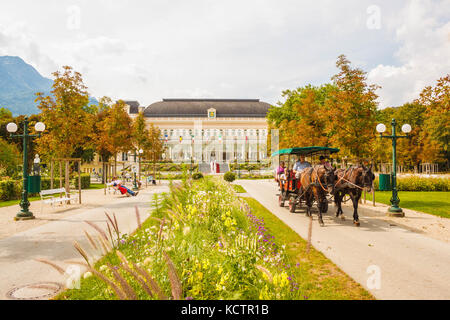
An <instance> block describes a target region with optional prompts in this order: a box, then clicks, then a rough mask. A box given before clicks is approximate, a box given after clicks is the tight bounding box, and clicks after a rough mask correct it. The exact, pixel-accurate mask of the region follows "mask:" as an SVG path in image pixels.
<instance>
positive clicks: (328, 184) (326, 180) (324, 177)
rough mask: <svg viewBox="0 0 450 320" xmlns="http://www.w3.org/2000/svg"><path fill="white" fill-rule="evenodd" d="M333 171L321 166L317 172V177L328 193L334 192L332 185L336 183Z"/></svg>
mask: <svg viewBox="0 0 450 320" xmlns="http://www.w3.org/2000/svg"><path fill="white" fill-rule="evenodd" d="M334 171H335V169H334V168H331V167H330V168H329V167H327V166H324V165H321V166H320V168H319V170H318V172H317V173H318V176H319V179H320V181H321V182H322V184H323V186H324V187H325V189H326V191H327V192H328V193H333V192H334V184H335V183H336V175H335V172H334Z"/></svg>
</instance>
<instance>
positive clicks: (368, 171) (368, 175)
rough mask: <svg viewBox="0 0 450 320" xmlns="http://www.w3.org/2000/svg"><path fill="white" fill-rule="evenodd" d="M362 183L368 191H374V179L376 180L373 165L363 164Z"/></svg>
mask: <svg viewBox="0 0 450 320" xmlns="http://www.w3.org/2000/svg"><path fill="white" fill-rule="evenodd" d="M362 169H363V171H362V183H363V187H364V188H365V189H366V191H367V192H371V191H372V185H373V180H375V175H374V174H373V172H372V165H370V167H366V166H364V165H363V166H362Z"/></svg>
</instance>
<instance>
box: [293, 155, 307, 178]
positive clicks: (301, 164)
mask: <svg viewBox="0 0 450 320" xmlns="http://www.w3.org/2000/svg"><path fill="white" fill-rule="evenodd" d="M310 167H311V163H309V162H308V161H305V156H304V155H300V156H298V160H297V162H296V163H295V164H294V167H293V168H292V170H293V171H294V173H295V178H296V179H300V172H301V171H303V169H305V168H310Z"/></svg>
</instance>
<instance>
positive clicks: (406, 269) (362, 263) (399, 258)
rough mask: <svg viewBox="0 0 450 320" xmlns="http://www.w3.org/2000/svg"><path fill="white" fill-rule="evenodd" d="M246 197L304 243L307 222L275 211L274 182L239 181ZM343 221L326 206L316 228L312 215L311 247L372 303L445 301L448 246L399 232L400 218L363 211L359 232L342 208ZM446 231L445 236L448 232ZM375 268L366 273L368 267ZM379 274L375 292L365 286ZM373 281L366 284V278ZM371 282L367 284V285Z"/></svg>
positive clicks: (449, 288)
mask: <svg viewBox="0 0 450 320" xmlns="http://www.w3.org/2000/svg"><path fill="white" fill-rule="evenodd" d="M236 183H238V184H241V185H242V186H243V187H244V188H245V190H247V192H248V194H249V195H250V196H251V197H253V198H255V199H256V200H258V201H259V202H260V203H261V204H262V205H264V206H265V207H266V208H267V209H268V210H270V211H271V212H272V213H274V214H275V215H276V216H277V217H278V218H280V219H281V220H282V221H283V222H285V223H286V224H287V225H288V226H290V227H291V228H292V229H293V230H294V231H295V232H297V233H298V234H299V235H300V236H301V237H302V238H303V239H306V238H307V233H308V223H309V219H308V218H307V217H306V216H305V214H304V213H303V211H301V209H300V210H297V213H295V214H292V213H290V212H289V210H288V209H287V208H280V207H279V206H278V201H277V200H278V199H277V196H276V195H277V194H278V188H277V185H276V184H275V183H274V182H273V181H267V180H263V181H257V180H240V181H236ZM343 209H344V213H345V216H346V217H347V220H345V221H342V220H340V219H335V218H334V212H335V208H334V206H330V209H329V213H328V214H327V215H325V216H324V222H325V227H323V228H321V227H319V224H318V221H317V215H315V214H314V215H313V216H314V221H313V222H314V224H313V232H312V245H313V246H314V247H315V248H316V249H318V250H319V251H321V252H322V253H323V254H324V255H325V256H326V257H328V258H329V259H330V260H332V261H333V262H334V263H335V264H336V265H338V266H339V267H340V268H341V269H342V270H343V271H344V272H346V273H347V274H348V275H349V276H350V277H352V278H353V279H354V280H355V281H357V282H359V283H360V284H361V285H363V286H364V287H365V288H366V289H368V290H369V291H370V292H371V293H372V294H373V295H374V296H375V297H376V298H377V299H450V243H448V242H446V241H442V240H437V239H433V238H431V237H429V236H427V235H426V234H423V233H418V232H415V231H412V230H411V229H408V228H404V227H400V226H399V224H395V223H393V222H392V221H393V220H395V221H399V223H402V220H401V219H402V218H390V219H389V220H385V219H380V218H379V215H380V214H379V212H378V211H374V210H370V209H369V207H368V206H366V207H365V210H362V212H361V214H360V221H361V227H359V228H357V227H354V226H353V220H352V215H353V213H352V210H351V209H350V208H349V207H348V206H345V207H344V208H343ZM447 232H448V231H447ZM369 266H375V267H372V268H375V269H369V271H370V274H369V273H368V267H369ZM377 268H379V269H378V270H380V276H381V277H380V280H381V282H380V288H379V289H378V288H376V287H375V286H374V285H370V286H371V288H368V286H367V284H368V280H372V279H373V276H374V274H373V273H372V272H373V271H371V270H376V269H377ZM371 275H372V277H371V278H370V279H369V277H370V276H371ZM373 283H374V282H371V281H369V284H373Z"/></svg>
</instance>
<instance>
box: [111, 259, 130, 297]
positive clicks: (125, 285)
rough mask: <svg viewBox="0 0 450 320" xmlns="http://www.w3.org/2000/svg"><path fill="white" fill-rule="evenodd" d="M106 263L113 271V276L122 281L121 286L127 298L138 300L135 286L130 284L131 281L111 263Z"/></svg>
mask: <svg viewBox="0 0 450 320" xmlns="http://www.w3.org/2000/svg"><path fill="white" fill-rule="evenodd" d="M106 265H107V267H108V268H109V270H110V271H111V272H112V274H113V277H114V278H115V279H116V280H117V281H118V282H119V283H120V286H121V287H122V289H123V291H124V292H125V295H126V297H127V300H137V296H136V293H135V292H134V290H133V288H132V287H131V286H130V285H129V283H128V282H127V281H126V280H125V279H124V278H123V277H122V275H121V274H120V273H119V272H118V271H117V270H116V269H115V268H114V267H113V266H112V265H111V264H110V263H107V264H106Z"/></svg>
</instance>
